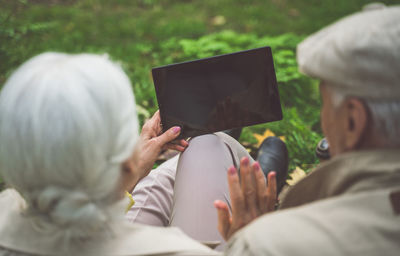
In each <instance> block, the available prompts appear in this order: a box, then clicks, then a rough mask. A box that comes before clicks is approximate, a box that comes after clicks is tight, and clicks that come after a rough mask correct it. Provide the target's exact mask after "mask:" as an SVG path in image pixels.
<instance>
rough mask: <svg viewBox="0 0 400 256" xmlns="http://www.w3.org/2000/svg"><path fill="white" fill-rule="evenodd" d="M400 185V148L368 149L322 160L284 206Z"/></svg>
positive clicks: (290, 191) (296, 187) (284, 202)
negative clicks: (323, 161)
mask: <svg viewBox="0 0 400 256" xmlns="http://www.w3.org/2000/svg"><path fill="white" fill-rule="evenodd" d="M398 186H400V150H399V149H396V150H365V151H357V152H351V153H345V154H343V155H339V156H337V157H335V158H334V159H332V160H330V161H327V162H325V163H322V164H321V165H320V166H319V167H318V168H317V169H315V170H314V171H313V172H311V173H310V174H309V175H308V176H307V177H305V178H304V179H302V180H300V181H299V182H298V183H297V184H296V185H294V186H293V187H292V188H291V189H289V191H288V192H287V194H286V195H285V196H284V198H283V199H282V203H281V206H280V208H281V209H284V208H289V207H295V206H300V205H302V204H306V203H310V202H313V201H317V200H321V199H325V198H329V197H333V196H338V195H341V194H347V193H357V192H362V191H368V190H376V189H382V188H390V187H398Z"/></svg>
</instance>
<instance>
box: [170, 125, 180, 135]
mask: <svg viewBox="0 0 400 256" xmlns="http://www.w3.org/2000/svg"><path fill="white" fill-rule="evenodd" d="M172 131H173V132H174V133H175V134H176V133H179V132H180V131H181V127H179V126H175V127H174V128H172Z"/></svg>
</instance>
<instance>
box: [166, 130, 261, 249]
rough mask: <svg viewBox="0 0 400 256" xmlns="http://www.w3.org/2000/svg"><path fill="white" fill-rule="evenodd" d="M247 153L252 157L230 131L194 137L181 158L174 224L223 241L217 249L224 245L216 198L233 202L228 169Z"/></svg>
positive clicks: (206, 238)
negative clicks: (229, 189)
mask: <svg viewBox="0 0 400 256" xmlns="http://www.w3.org/2000/svg"><path fill="white" fill-rule="evenodd" d="M243 156H248V157H249V155H248V153H247V151H246V150H245V149H244V148H243V147H242V146H241V145H240V144H239V143H238V142H237V141H236V140H234V139H233V138H231V137H229V136H227V135H221V134H217V135H215V134H211V135H204V136H199V137H196V138H194V139H192V140H191V141H190V142H189V147H188V148H187V149H186V150H185V152H184V153H182V154H181V157H180V159H179V162H178V168H177V172H176V178H175V188H174V204H173V209H172V216H171V226H177V227H179V228H181V229H182V230H183V231H184V232H185V233H186V234H188V235H189V236H191V237H192V238H194V239H196V240H199V241H220V242H221V245H220V246H218V247H217V249H223V244H224V241H223V238H222V237H221V236H220V235H219V232H218V230H217V221H218V219H217V211H216V210H215V209H214V206H213V202H214V201H215V200H216V199H220V200H224V201H225V202H227V204H228V205H230V204H229V201H230V200H229V191H228V183H227V179H226V172H227V170H228V168H229V167H231V166H232V165H236V166H238V162H239V159H240V158H241V157H243ZM250 159H251V158H250ZM251 161H253V160H252V159H251Z"/></svg>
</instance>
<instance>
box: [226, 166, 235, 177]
mask: <svg viewBox="0 0 400 256" xmlns="http://www.w3.org/2000/svg"><path fill="white" fill-rule="evenodd" d="M228 173H229V175H235V174H236V169H235V167H233V166H232V167H231V168H229V169H228Z"/></svg>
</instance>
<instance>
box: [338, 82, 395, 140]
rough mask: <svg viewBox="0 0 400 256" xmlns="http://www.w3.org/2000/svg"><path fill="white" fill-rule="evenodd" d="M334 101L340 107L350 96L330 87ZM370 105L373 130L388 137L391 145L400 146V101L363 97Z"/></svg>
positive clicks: (367, 104) (368, 105)
mask: <svg viewBox="0 0 400 256" xmlns="http://www.w3.org/2000/svg"><path fill="white" fill-rule="evenodd" d="M330 89H331V90H330V91H331V93H332V102H333V106H334V107H335V108H338V107H339V106H340V105H341V104H342V102H343V101H344V100H345V99H346V98H347V97H348V96H346V95H344V94H342V93H340V92H338V90H335V89H333V88H330ZM361 100H362V101H363V102H364V103H365V105H366V106H367V107H368V109H369V110H370V113H371V117H372V123H373V130H374V132H376V133H378V134H380V136H382V137H383V138H385V139H386V141H387V144H388V145H390V146H400V101H394V100H375V99H361Z"/></svg>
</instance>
